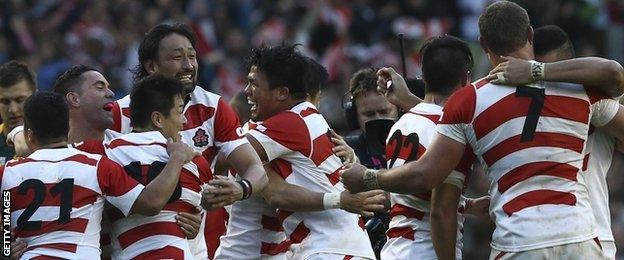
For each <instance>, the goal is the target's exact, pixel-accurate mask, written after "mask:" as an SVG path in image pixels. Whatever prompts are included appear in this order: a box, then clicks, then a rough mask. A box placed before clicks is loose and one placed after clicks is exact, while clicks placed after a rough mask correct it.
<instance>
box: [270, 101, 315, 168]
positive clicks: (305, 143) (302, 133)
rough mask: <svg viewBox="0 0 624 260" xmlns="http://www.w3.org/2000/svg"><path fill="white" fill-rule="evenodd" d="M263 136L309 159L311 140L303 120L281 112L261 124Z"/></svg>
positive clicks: (296, 115) (293, 114)
mask: <svg viewBox="0 0 624 260" xmlns="http://www.w3.org/2000/svg"><path fill="white" fill-rule="evenodd" d="M262 125H263V126H264V127H266V129H265V130H264V132H262V133H264V135H266V136H267V137H269V138H271V139H273V141H275V142H277V143H279V144H281V145H282V146H284V147H286V148H288V149H290V150H292V151H295V152H300V153H301V154H303V156H305V157H310V153H311V152H312V151H311V149H312V140H310V134H309V131H308V126H307V125H306V123H305V122H304V121H303V119H302V118H301V117H300V116H299V115H298V114H295V113H292V112H290V111H284V112H281V113H279V114H277V115H275V116H273V117H271V118H269V119H267V120H266V121H264V123H262Z"/></svg>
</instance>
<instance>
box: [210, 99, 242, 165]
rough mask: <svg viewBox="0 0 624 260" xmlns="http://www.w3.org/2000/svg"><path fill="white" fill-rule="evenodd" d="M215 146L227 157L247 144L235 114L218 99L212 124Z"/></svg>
mask: <svg viewBox="0 0 624 260" xmlns="http://www.w3.org/2000/svg"><path fill="white" fill-rule="evenodd" d="M214 127H215V130H214V133H215V144H216V145H217V147H218V148H219V152H220V153H222V154H224V155H225V157H227V156H229V155H230V153H231V152H232V151H234V149H236V148H237V147H238V146H240V145H243V144H245V143H247V139H245V138H244V134H243V129H242V128H241V126H240V123H239V120H238V115H236V112H234V110H233V109H232V108H231V107H230V105H228V104H227V103H225V101H223V98H219V102H218V104H217V111H216V115H215V123H214Z"/></svg>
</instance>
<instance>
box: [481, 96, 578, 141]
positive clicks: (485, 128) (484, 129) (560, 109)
mask: <svg viewBox="0 0 624 260" xmlns="http://www.w3.org/2000/svg"><path fill="white" fill-rule="evenodd" d="M530 104H531V98H528V97H516V94H515V93H510V94H509V95H507V96H506V97H504V98H502V99H501V100H499V101H498V102H496V103H494V104H492V105H491V106H490V107H488V108H487V109H486V110H485V111H483V112H482V113H481V114H479V115H478V116H477V117H476V118H475V120H474V123H473V125H474V130H475V135H476V137H477V139H481V138H483V137H484V136H485V135H487V134H488V133H490V132H491V131H493V130H494V129H496V128H497V127H498V126H500V125H502V124H504V123H506V122H507V121H509V120H511V119H514V118H518V117H525V116H526V114H527V112H528V110H529V106H530ZM540 116H542V117H544V116H547V117H556V118H561V119H567V120H571V121H575V122H580V123H583V124H587V123H588V122H589V103H588V102H587V101H586V100H582V99H579V98H571V97H564V96H552V95H547V96H546V97H545V98H544V107H543V108H542V111H541V113H540Z"/></svg>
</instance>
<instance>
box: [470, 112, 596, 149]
mask: <svg viewBox="0 0 624 260" xmlns="http://www.w3.org/2000/svg"><path fill="white" fill-rule="evenodd" d="M525 121H526V117H517V118H514V119H511V120H509V121H507V122H505V123H503V124H501V125H499V126H498V127H496V128H495V129H494V130H492V131H491V132H489V133H488V134H486V135H485V136H483V137H482V138H481V139H479V140H478V141H477V144H476V147H475V148H476V149H475V150H478V151H479V153H485V152H486V151H488V150H489V149H490V148H492V147H494V146H495V145H497V144H499V143H502V142H503V141H505V140H507V139H509V138H511V137H513V136H516V135H521V134H522V128H523V127H524V122H525ZM587 131H589V126H588V125H587V124H583V123H579V122H576V121H571V120H566V119H563V118H558V117H546V116H542V117H539V119H538V121H537V127H536V129H535V132H544V133H555V134H565V135H568V136H572V137H576V138H579V139H585V138H586V136H587V135H586V134H587Z"/></svg>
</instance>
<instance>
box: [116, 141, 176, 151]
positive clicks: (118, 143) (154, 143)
mask: <svg viewBox="0 0 624 260" xmlns="http://www.w3.org/2000/svg"><path fill="white" fill-rule="evenodd" d="M150 145H159V146H162V147H164V148H167V144H165V143H161V142H152V143H147V144H137V143H133V142H129V141H126V140H124V139H115V140H113V141H112V142H110V144H107V145H106V146H107V147H108V148H110V149H115V148H117V147H120V146H150Z"/></svg>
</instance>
